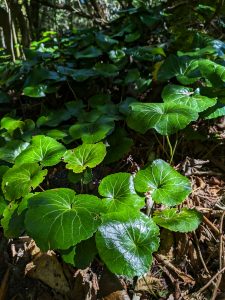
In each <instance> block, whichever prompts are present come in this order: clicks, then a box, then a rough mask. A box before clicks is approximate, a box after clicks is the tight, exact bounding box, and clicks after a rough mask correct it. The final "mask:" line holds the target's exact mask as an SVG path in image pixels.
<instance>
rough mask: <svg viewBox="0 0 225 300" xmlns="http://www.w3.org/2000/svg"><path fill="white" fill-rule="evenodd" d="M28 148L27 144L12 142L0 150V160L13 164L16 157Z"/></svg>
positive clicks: (17, 141)
mask: <svg viewBox="0 0 225 300" xmlns="http://www.w3.org/2000/svg"><path fill="white" fill-rule="evenodd" d="M28 146H29V143H27V142H23V141H19V140H13V141H10V142H7V144H6V145H5V146H4V147H1V148H0V159H1V160H4V161H7V162H10V163H14V161H15V159H16V157H17V156H18V155H19V154H20V153H21V152H22V151H24V150H25V149H26V148H27V147H28Z"/></svg>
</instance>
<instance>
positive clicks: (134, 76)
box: [124, 69, 140, 84]
mask: <svg viewBox="0 0 225 300" xmlns="http://www.w3.org/2000/svg"><path fill="white" fill-rule="evenodd" d="M139 78H140V72H139V70H138V69H131V70H129V71H128V73H127V75H126V77H125V79H124V83H125V84H130V83H133V82H135V81H137V80H138V79H139Z"/></svg>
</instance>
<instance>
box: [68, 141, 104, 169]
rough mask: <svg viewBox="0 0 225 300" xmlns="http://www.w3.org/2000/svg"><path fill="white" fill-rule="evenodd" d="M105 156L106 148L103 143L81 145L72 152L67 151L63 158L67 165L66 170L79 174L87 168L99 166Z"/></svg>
mask: <svg viewBox="0 0 225 300" xmlns="http://www.w3.org/2000/svg"><path fill="white" fill-rule="evenodd" d="M105 155H106V146H105V145H104V144H103V143H98V144H83V145H81V146H78V147H77V148H75V149H73V150H68V151H66V153H65V154H64V156H63V159H64V161H65V162H66V163H67V164H66V168H67V169H70V170H73V172H74V173H81V172H83V171H84V170H85V169H86V168H87V167H88V168H94V167H96V166H97V165H98V164H100V163H101V162H102V161H103V159H104V157H105Z"/></svg>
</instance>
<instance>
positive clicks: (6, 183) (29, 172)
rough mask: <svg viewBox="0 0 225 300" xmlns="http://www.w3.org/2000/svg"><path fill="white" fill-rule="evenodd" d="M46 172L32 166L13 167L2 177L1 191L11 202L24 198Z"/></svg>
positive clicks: (36, 166)
mask: <svg viewBox="0 0 225 300" xmlns="http://www.w3.org/2000/svg"><path fill="white" fill-rule="evenodd" d="M47 173H48V171H47V170H42V169H41V167H40V166H39V165H38V164H36V163H34V164H22V165H14V166H13V167H12V168H10V169H8V171H6V173H5V174H4V175H3V179H2V190H3V193H4V195H5V198H6V199H8V200H10V201H12V200H16V199H19V198H20V197H24V196H26V195H27V194H28V193H29V192H30V191H31V189H32V188H33V189H35V188H36V187H37V186H39V184H40V183H41V182H42V181H43V180H44V178H45V176H46V175H47Z"/></svg>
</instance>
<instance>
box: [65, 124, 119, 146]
mask: <svg viewBox="0 0 225 300" xmlns="http://www.w3.org/2000/svg"><path fill="white" fill-rule="evenodd" d="M114 126H115V124H114V121H112V120H111V119H107V118H99V119H98V120H97V121H95V122H91V123H86V122H85V123H77V124H75V125H72V126H71V127H70V129H69V133H70V135H71V136H72V137H73V138H74V139H80V138H81V139H82V142H83V143H87V144H92V143H96V142H99V141H101V140H102V139H104V138H105V137H106V136H107V135H108V134H109V133H110V132H111V131H112V130H113V129H114Z"/></svg>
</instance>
